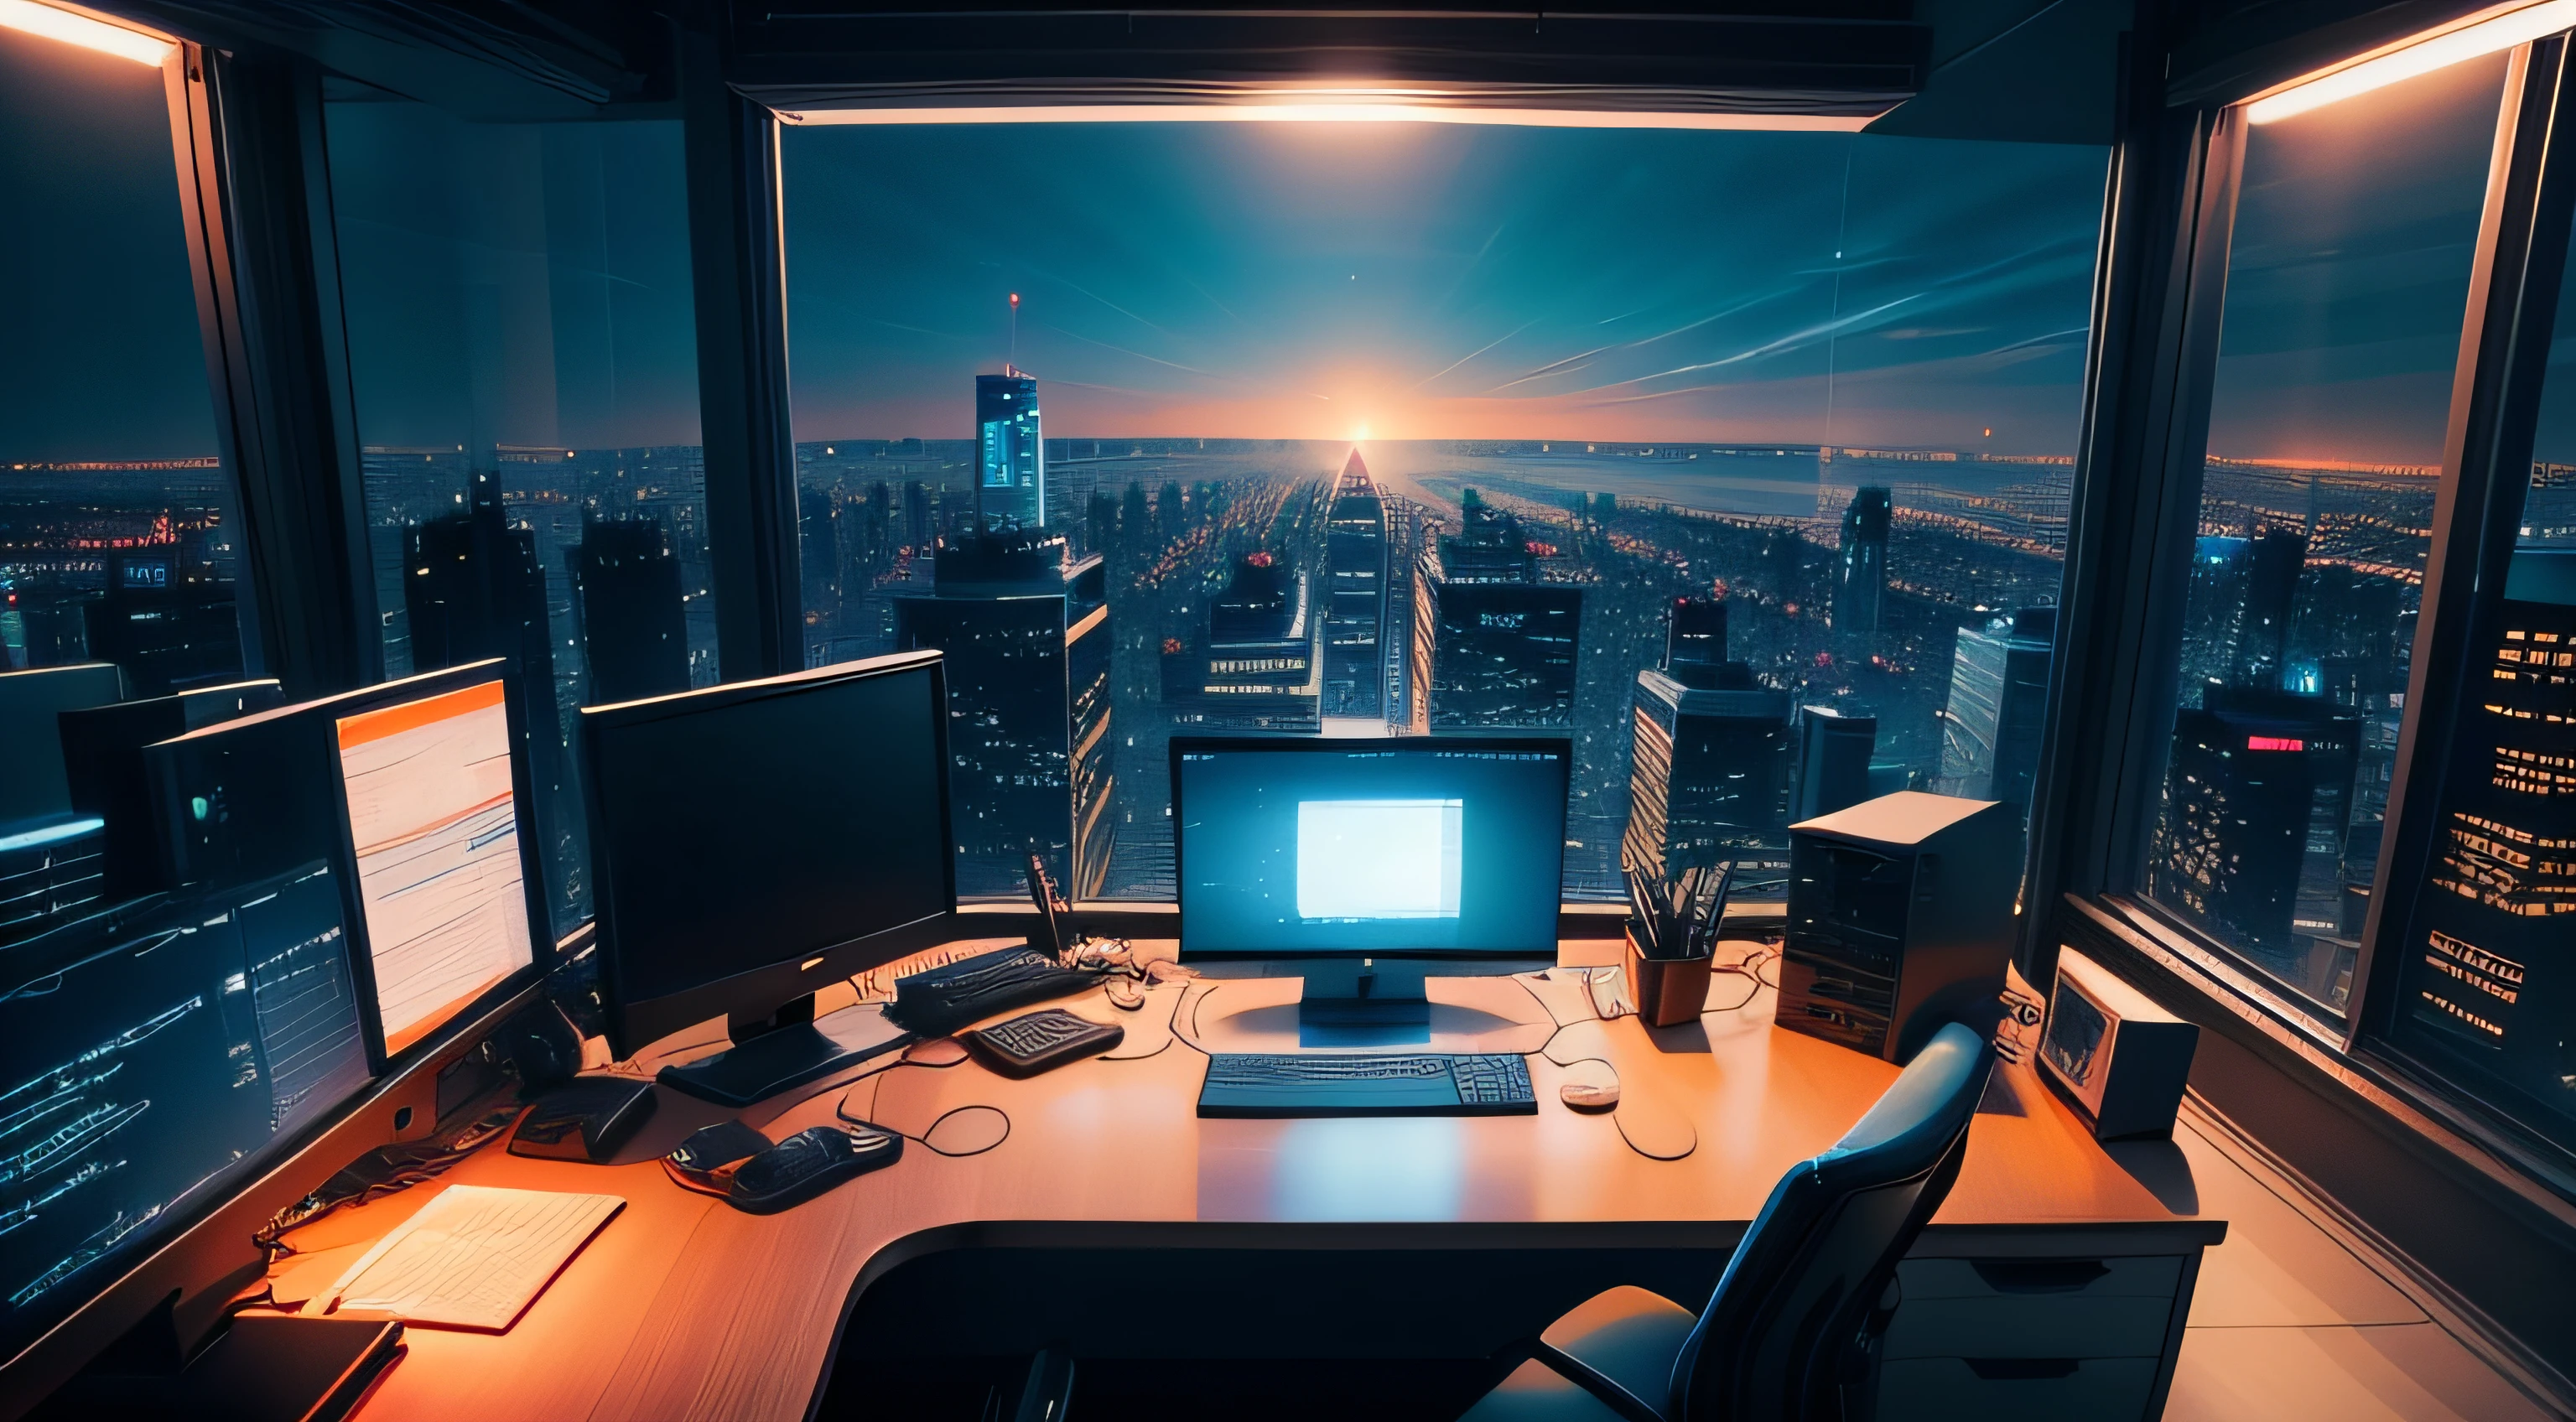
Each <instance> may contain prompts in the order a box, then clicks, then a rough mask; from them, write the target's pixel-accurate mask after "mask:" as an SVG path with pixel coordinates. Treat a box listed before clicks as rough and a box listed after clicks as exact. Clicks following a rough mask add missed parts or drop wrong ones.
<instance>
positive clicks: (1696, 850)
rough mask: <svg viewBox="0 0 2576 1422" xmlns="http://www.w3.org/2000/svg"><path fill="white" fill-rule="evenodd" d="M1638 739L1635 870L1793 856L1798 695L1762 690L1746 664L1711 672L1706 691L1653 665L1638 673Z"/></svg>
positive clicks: (1631, 806)
mask: <svg viewBox="0 0 2576 1422" xmlns="http://www.w3.org/2000/svg"><path fill="white" fill-rule="evenodd" d="M1633 734H1634V736H1635V740H1634V744H1633V747H1632V752H1631V759H1630V762H1629V766H1630V768H1629V779H1628V827H1627V834H1626V837H1625V839H1624V842H1623V844H1622V850H1623V854H1622V858H1623V859H1624V860H1625V861H1626V863H1627V866H1628V867H1630V868H1633V869H1639V870H1642V871H1645V872H1648V873H1655V874H1667V875H1669V874H1671V873H1673V872H1674V871H1676V870H1679V869H1681V868H1684V867H1686V866H1689V865H1695V864H1714V863H1717V862H1719V861H1721V860H1734V861H1742V860H1744V859H1746V858H1747V857H1748V856H1749V857H1752V858H1754V859H1756V860H1759V861H1762V862H1764V863H1767V862H1768V861H1769V860H1771V859H1773V858H1779V857H1782V856H1783V855H1785V853H1786V850H1787V847H1788V840H1787V830H1788V824H1789V818H1788V815H1789V770H1790V751H1791V746H1792V742H1791V740H1790V736H1789V693H1787V692H1785V691H1778V690H1773V689H1770V688H1766V687H1762V686H1760V685H1758V684H1756V682H1755V681H1754V679H1753V674H1752V672H1751V671H1750V670H1749V669H1747V668H1746V667H1745V665H1744V663H1742V662H1729V663H1724V664H1721V665H1719V666H1717V667H1713V668H1709V669H1708V674H1707V675H1706V676H1705V677H1702V678H1701V679H1700V682H1699V683H1698V684H1686V683H1684V682H1682V681H1681V680H1679V679H1678V678H1677V677H1675V676H1674V675H1673V674H1672V671H1671V669H1670V668H1669V666H1668V667H1667V668H1665V669H1663V670H1657V669H1655V668H1652V667H1649V668H1647V669H1645V670H1643V671H1640V672H1638V673H1637V702H1636V711H1635V726H1634V732H1633ZM1766 851H1776V853H1766Z"/></svg>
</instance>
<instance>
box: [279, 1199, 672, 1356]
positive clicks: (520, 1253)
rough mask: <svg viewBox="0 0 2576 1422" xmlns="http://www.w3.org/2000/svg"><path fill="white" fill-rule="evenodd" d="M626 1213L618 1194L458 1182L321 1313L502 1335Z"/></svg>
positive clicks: (368, 1257)
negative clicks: (386, 1317)
mask: <svg viewBox="0 0 2576 1422" xmlns="http://www.w3.org/2000/svg"><path fill="white" fill-rule="evenodd" d="M625 1207H626V1202H625V1201H624V1200H622V1199H620V1198H618V1197H617V1196H615V1195H559V1194H554V1193H551V1192H548V1191H542V1190H495V1189H490V1188H487V1187H485V1186H480V1185H450V1186H449V1187H447V1189H445V1190H443V1191H441V1192H440V1193H439V1196H438V1198H437V1199H435V1200H432V1201H430V1202H429V1203H428V1204H427V1205H424V1206H422V1207H421V1211H420V1213H419V1214H416V1215H414V1216H412V1217H411V1218H410V1219H409V1220H407V1221H405V1222H404V1223H403V1224H402V1225H400V1226H398V1227H397V1228H396V1229H395V1230H394V1232H393V1233H391V1234H388V1235H386V1236H385V1237H384V1238H383V1239H381V1240H378V1241H377V1242H376V1245H375V1247H374V1248H372V1249H370V1250H368V1251H367V1252H366V1253H364V1254H361V1255H359V1256H358V1261H357V1262H356V1263H354V1264H352V1265H350V1266H349V1268H348V1271H347V1272H345V1273H343V1274H342V1275H341V1276H340V1279H339V1282H338V1283H335V1284H333V1285H332V1286H331V1287H330V1288H329V1289H328V1290H326V1291H325V1292H324V1293H323V1295H322V1299H323V1307H322V1308H321V1309H319V1310H316V1311H317V1312H322V1313H333V1312H339V1311H343V1310H363V1311H366V1312H370V1313H386V1314H391V1315H393V1316H394V1317H396V1318H399V1319H402V1320H403V1321H404V1322H406V1323H414V1324H422V1325H426V1326H429V1327H433V1328H471V1329H479V1330H482V1331H485V1332H491V1333H499V1332H501V1331H503V1330H505V1329H507V1328H508V1327H509V1326H510V1325H511V1324H512V1323H514V1322H516V1321H517V1320H518V1317H519V1315H520V1314H522V1313H525V1312H526V1311H527V1308H528V1305H529V1304H531V1303H534V1302H535V1301H536V1297H537V1295H539V1294H541V1293H543V1292H545V1288H546V1285H547V1284H549V1283H551V1282H553V1280H554V1277H555V1275H557V1274H559V1273H561V1272H563V1267H564V1265H565V1264H567V1263H569V1262H571V1260H572V1257H573V1255H575V1254H577V1253H580V1252H581V1247H582V1246H583V1245H584V1244H586V1243H588V1242H589V1241H590V1237H591V1236H592V1235H594V1234H597V1233H598V1232H599V1228H600V1226H602V1225H604V1224H606V1223H608V1219H609V1216H611V1215H614V1214H616V1213H617V1212H618V1211H619V1210H622V1209H624V1208H625Z"/></svg>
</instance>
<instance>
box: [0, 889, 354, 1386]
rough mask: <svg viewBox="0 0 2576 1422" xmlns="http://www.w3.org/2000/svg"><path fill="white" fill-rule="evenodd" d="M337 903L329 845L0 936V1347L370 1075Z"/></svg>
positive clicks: (227, 1187)
mask: <svg viewBox="0 0 2576 1422" xmlns="http://www.w3.org/2000/svg"><path fill="white" fill-rule="evenodd" d="M341 912H342V905H341V899H340V890H339V886H338V884H337V883H336V882H335V876H334V874H333V871H332V869H331V867H330V866H329V865H328V864H325V863H319V862H317V863H313V864H308V865H303V866H300V867H297V868H294V869H291V870H289V871H288V872H286V873H284V874H282V875H278V876H276V877H273V878H269V879H263V880H259V881H256V882H252V883H247V884H239V885H233V886H229V887H226V888H223V889H219V890H207V891H192V892H188V893H183V894H170V895H153V896H150V897H147V898H144V899H139V900H135V901H133V902H131V903H128V904H124V905H121V906H119V907H117V908H115V909H112V910H109V911H108V912H106V913H102V914H97V915H93V916H92V917H89V918H86V919H81V920H78V921H75V922H73V923H70V924H67V925H65V926H63V927H61V928H59V929H56V930H55V931H53V932H51V933H48V934H46V935H44V936H43V937H40V938H34V939H30V940H28V941H27V942H25V943H21V944H17V945H15V946H12V947H10V948H7V949H5V950H0V1042H6V1043H7V1044H8V1057H7V1059H8V1062H9V1065H8V1067H7V1068H6V1070H5V1071H0V1162H5V1163H6V1167H7V1169H6V1174H5V1176H0V1357H10V1356H14V1355H16V1354H17V1353H18V1352H19V1350H20V1349H21V1348H23V1347H25V1346H26V1345H27V1344H28V1343H30V1342H32V1341H33V1340H34V1339H35V1338H36V1337H37V1336H38V1335H40V1334H41V1333H43V1332H44V1331H45V1330H47V1329H50V1328H52V1327H54V1326H55V1325H56V1324H58V1323H60V1322H61V1321H62V1320H63V1319H64V1318H66V1317H67V1316H69V1315H70V1314H71V1313H72V1312H73V1311H75V1310H76V1309H78V1308H80V1307H81V1306H82V1305H83V1304H85V1303H86V1302H88V1301H89V1300H90V1299H91V1298H93V1297H95V1296H96V1295H97V1294H98V1293H99V1292H100V1291H101V1290H103V1289H105V1288H106V1287H107V1286H108V1285H110V1284H112V1283H114V1282H116V1280H117V1279H119V1278H120V1277H122V1276H123V1275H124V1274H125V1273H126V1272H127V1270H128V1269H130V1268H131V1267H133V1265H134V1264H136V1263H137V1262H138V1261H140V1260H141V1259H143V1258H144V1257H145V1256H146V1255H147V1254H149V1253H150V1252H151V1251H152V1250H153V1249H155V1248H157V1247H159V1246H160V1245H161V1244H162V1243H164V1242H165V1241H167V1240H169V1239H171V1238H173V1237H174V1236H175V1235H176V1234H177V1233H178V1232H179V1231H181V1230H183V1229H185V1228H186V1227H187V1226H188V1225H190V1224H192V1223H194V1222H195V1220H197V1219H199V1218H202V1217H203V1216H204V1215H205V1214H206V1212H207V1211H209V1210H211V1209H213V1208H214V1207H215V1206H217V1205H219V1204H221V1203H222V1202H223V1201H224V1200H225V1198H227V1197H228V1196H229V1195H230V1194H231V1192H232V1191H233V1189H234V1188H235V1186H237V1185H238V1184H240V1183H242V1182H245V1181H246V1180H248V1179H249V1178H250V1177H251V1176H253V1175H254V1174H256V1173H257V1172H258V1171H260V1170H262V1169H264V1168H265V1167H266V1166H267V1165H268V1164H269V1163H270V1162H272V1161H274V1160H275V1159H277V1158H278V1157H279V1156H280V1155H281V1154H283V1153H284V1152H285V1151H287V1150H290V1149H292V1148H293V1147H294V1146H295V1145H296V1144H298V1143H299V1142H300V1140H301V1139H302V1138H303V1137H305V1136H307V1135H309V1132H308V1130H307V1128H308V1127H311V1126H314V1125H316V1123H318V1122H320V1121H321V1120H323V1119H324V1118H325V1117H326V1116H328V1115H329V1114H330V1113H331V1112H332V1110H333V1108H335V1107H337V1106H339V1105H341V1104H342V1103H344V1102H346V1101H347V1100H349V1099H350V1097H351V1096H352V1095H354V1094H355V1093H356V1092H358V1091H359V1090H361V1089H362V1088H364V1087H365V1086H366V1084H367V1080H368V1075H367V1052H366V1044H365V1038H364V1035H363V1033H362V1031H361V1028H360V1025H359V1017H360V1014H359V1009H358V999H357V996H356V993H355V990H354V989H355V984H354V982H353V978H352V974H351V971H350V965H349V956H348V942H347V938H346V936H345V934H344V933H343V932H342V922H341Z"/></svg>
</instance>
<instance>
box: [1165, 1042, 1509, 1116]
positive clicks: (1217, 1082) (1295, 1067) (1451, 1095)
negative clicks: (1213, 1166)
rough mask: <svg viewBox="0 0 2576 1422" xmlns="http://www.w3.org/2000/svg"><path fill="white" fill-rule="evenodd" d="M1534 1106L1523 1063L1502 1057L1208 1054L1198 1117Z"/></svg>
mask: <svg viewBox="0 0 2576 1422" xmlns="http://www.w3.org/2000/svg"><path fill="white" fill-rule="evenodd" d="M1537 1110H1538V1097H1537V1095H1536V1093H1535V1092H1533V1091H1532V1090H1531V1088H1530V1075H1529V1063H1528V1062H1527V1061H1525V1060H1523V1059H1522V1058H1520V1057H1516V1056H1505V1055H1483V1054H1478V1055H1468V1056H1445V1055H1427V1054H1426V1055H1403V1056H1396V1055H1377V1054H1370V1055H1364V1056H1363V1055H1341V1054H1324V1053H1315V1054H1299V1055H1294V1056H1286V1055H1278V1056H1274V1055H1267V1054H1260V1053H1221V1054H1219V1055H1216V1056H1212V1057H1210V1058H1209V1059H1208V1074H1207V1083H1206V1085H1204V1086H1202V1087H1201V1088H1200V1089H1199V1114H1200V1115H1202V1116H1263V1117H1282V1116H1514V1115H1519V1116H1525V1115H1531V1114H1534V1113H1535V1112H1536V1111H1537Z"/></svg>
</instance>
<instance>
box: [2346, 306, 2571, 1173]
mask: <svg viewBox="0 0 2576 1422" xmlns="http://www.w3.org/2000/svg"><path fill="white" fill-rule="evenodd" d="M2561 292H2562V296H2561V300H2560V303H2559V309H2558V314H2557V322H2556V326H2555V329H2554V332H2553V340H2552V344H2551V346H2550V354H2549V367H2548V375H2547V376H2546V378H2545V379H2544V381H2543V383H2542V387H2541V395H2540V410H2539V421H2538V430H2537V433H2536V437H2535V439H2534V442H2533V449H2532V461H2531V465H2530V469H2529V473H2528V475H2527V477H2526V478H2523V479H2518V480H2515V481H2514V482H2515V483H2516V484H2518V485H2520V486H2521V487H2519V488H2518V489H2514V490H2509V491H2508V492H2507V494H2506V497H2507V498H2512V497H2514V496H2515V495H2517V494H2518V495H2519V496H2520V497H2519V507H2520V509H2521V529H2520V536H2519V537H2518V538H2517V539H2516V540H2515V546H2514V548H2513V551H2512V553H2511V555H2510V558H2509V561H2508V564H2507V568H2506V573H2505V578H2504V581H2503V585H2502V586H2501V587H2493V586H2490V587H2489V588H2487V589H2486V590H2485V592H2484V594H2483V595H2482V596H2481V597H2480V598H2479V601H2478V603H2477V605H2476V606H2475V607H2474V608H2473V610H2472V612H2471V617H2470V624H2471V628H2472V630H2471V633H2470V645H2469V657H2468V660H2467V663H2466V665H2465V666H2464V667H2463V668H2462V672H2463V689H2464V694H2462V695H2461V696H2460V697H2459V698H2458V700H2457V701H2456V702H2455V704H2454V707H2453V713H2452V714H2453V718H2454V719H2453V721H2452V728H2451V745H2450V751H2449V756H2450V764H2449V765H2448V767H2447V768H2446V771H2445V773H2444V775H2443V777H2442V782H2441V790H2440V792H2439V794H2438V796H2437V797H2436V798H2435V801H2434V810H2433V825H2432V829H2433V832H2432V846H2431V848H2432V863H2431V864H2430V865H2429V866H2428V867H2427V868H2426V870H2425V872H2424V875H2423V879H2422V882H2421V884H2420V885H2419V886H2418V887H2417V890H2416V894H2415V901H2414V909H2413V913H2412V915H2411V916H2410V922H2408V923H2406V924H2403V925H2400V924H2394V923H2391V924H2386V925H2385V926H2384V928H2383V934H2384V935H2385V936H2384V937H2383V939H2382V941H2383V943H2386V944H2388V945H2390V946H2389V948H2388V949H2386V950H2384V951H2383V953H2382V954H2381V955H2380V957H2379V959H2378V961H2380V962H2382V963H2386V964H2388V965H2389V966H2388V968H2387V969H2386V971H2391V972H2393V973H2394V974H2395V975H2396V979H2397V987H2396V991H2394V992H2393V993H2391V994H2390V995H2389V997H2390V1002H2391V1006H2392V1009H2393V1011H2392V1016H2391V1018H2390V1021H2389V1024H2388V1025H2389V1034H2390V1038H2391V1040H2392V1041H2393V1042H2394V1043H2395V1044H2396V1045H2397V1046H2399V1047H2400V1048H2402V1049H2403V1050H2405V1051H2407V1052H2408V1053H2409V1054H2410V1055H2413V1056H2415V1057H2416V1058H2418V1059H2419V1060H2421V1061H2424V1062H2426V1063H2428V1064H2431V1065H2433V1066H2434V1067H2435V1068H2436V1069H2437V1070H2438V1071H2440V1072H2441V1074H2442V1075H2444V1076H2446V1077H2449V1078H2451V1079H2452V1080H2454V1081H2455V1082H2457V1083H2459V1084H2460V1085H2463V1086H2466V1087H2468V1088H2469V1089H2470V1090H2472V1091H2474V1092H2475V1093H2477V1094H2478V1095H2480V1096H2482V1097H2484V1098H2486V1099H2487V1100H2489V1101H2490V1102H2491V1103H2493V1104H2495V1105H2497V1106H2499V1107H2502V1108H2503V1109H2505V1110H2506V1111H2507V1112H2508V1114H2510V1115H2512V1116H2514V1117H2515V1118H2516V1119H2518V1120H2520V1121H2522V1122H2523V1123H2524V1124H2525V1125H2528V1126H2531V1127H2533V1128H2534V1129H2536V1130H2538V1131H2539V1132H2540V1133H2542V1134H2543V1135H2545V1136H2547V1137H2549V1138H2551V1139H2554V1140H2555V1141H2557V1142H2558V1143H2559V1144H2560V1145H2562V1146H2568V1147H2576V1052H2571V1048H2570V1043H2569V1033H2568V1030H2567V1029H2568V1024H2569V1022H2570V1021H2571V1020H2576V1002H2571V1001H2570V1000H2569V999H2568V998H2567V996H2566V992H2567V986H2566V980H2565V979H2563V978H2561V977H2560V976H2559V974H2561V973H2562V972H2564V971H2565V970H2566V968H2567V965H2568V949H2569V945H2570V943H2571V942H2576V937H2571V935H2576V286H2565V285H2562V287H2561Z"/></svg>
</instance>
